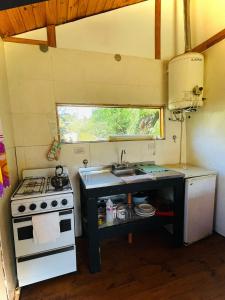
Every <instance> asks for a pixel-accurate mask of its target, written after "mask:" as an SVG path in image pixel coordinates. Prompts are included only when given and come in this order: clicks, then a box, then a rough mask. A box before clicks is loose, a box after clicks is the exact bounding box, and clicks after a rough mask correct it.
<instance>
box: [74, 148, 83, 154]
mask: <svg viewBox="0 0 225 300" xmlns="http://www.w3.org/2000/svg"><path fill="white" fill-rule="evenodd" d="M73 153H74V154H84V153H85V149H84V147H75V148H73Z"/></svg>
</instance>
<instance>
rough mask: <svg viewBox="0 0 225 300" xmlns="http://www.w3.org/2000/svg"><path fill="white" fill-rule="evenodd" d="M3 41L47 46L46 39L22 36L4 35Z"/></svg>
mask: <svg viewBox="0 0 225 300" xmlns="http://www.w3.org/2000/svg"><path fill="white" fill-rule="evenodd" d="M3 41H4V42H12V43H19V44H29V45H46V46H48V42H47V41H42V40H32V39H24V38H18V37H5V38H3Z"/></svg>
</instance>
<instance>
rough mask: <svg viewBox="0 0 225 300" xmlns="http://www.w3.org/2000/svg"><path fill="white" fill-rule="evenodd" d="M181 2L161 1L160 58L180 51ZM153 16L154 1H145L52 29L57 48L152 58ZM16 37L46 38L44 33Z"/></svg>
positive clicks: (38, 31) (181, 40)
mask: <svg viewBox="0 0 225 300" xmlns="http://www.w3.org/2000/svg"><path fill="white" fill-rule="evenodd" d="M182 2H183V1H181V0H163V1H162V25H161V55H162V59H170V58H171V57H173V56H175V55H176V54H178V53H181V52H183V51H184V40H183V36H184V33H183V6H182ZM154 17H155V1H154V0H149V1H144V2H142V3H138V4H135V5H131V6H128V7H124V8H122V9H118V10H114V11H111V12H107V13H104V14H100V15H96V16H93V17H89V18H85V19H81V20H78V21H76V22H71V23H68V24H63V25H60V26H57V27H56V37H57V47H58V48H66V49H79V50H85V51H96V52H103V53H120V54H123V55H129V56H138V57H147V58H154V57H155V50H154V49H155V45H154V41H155V36H154V34H155V32H154V26H155V25H154ZM20 36H21V37H27V38H37V39H46V30H45V29H40V30H36V31H33V32H29V33H26V34H22V35H20Z"/></svg>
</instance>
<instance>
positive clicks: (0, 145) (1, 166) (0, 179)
mask: <svg viewBox="0 0 225 300" xmlns="http://www.w3.org/2000/svg"><path fill="white" fill-rule="evenodd" d="M9 185H10V183H9V171H8V165H7V160H6V152H5V145H4V137H3V131H2V124H1V121H0V197H2V196H3V193H4V189H5V188H6V187H8V186H9Z"/></svg>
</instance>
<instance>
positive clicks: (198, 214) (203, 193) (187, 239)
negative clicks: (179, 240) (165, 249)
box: [184, 174, 216, 245]
mask: <svg viewBox="0 0 225 300" xmlns="http://www.w3.org/2000/svg"><path fill="white" fill-rule="evenodd" d="M215 188H216V175H214V174H212V175H206V176H198V177H192V178H187V179H186V180H185V202H184V206H185V209H184V243H185V244H187V245H188V244H191V243H193V242H196V241H198V240H201V239H203V238H205V237H207V236H209V235H211V234H212V232H213V219H214V205H215Z"/></svg>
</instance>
